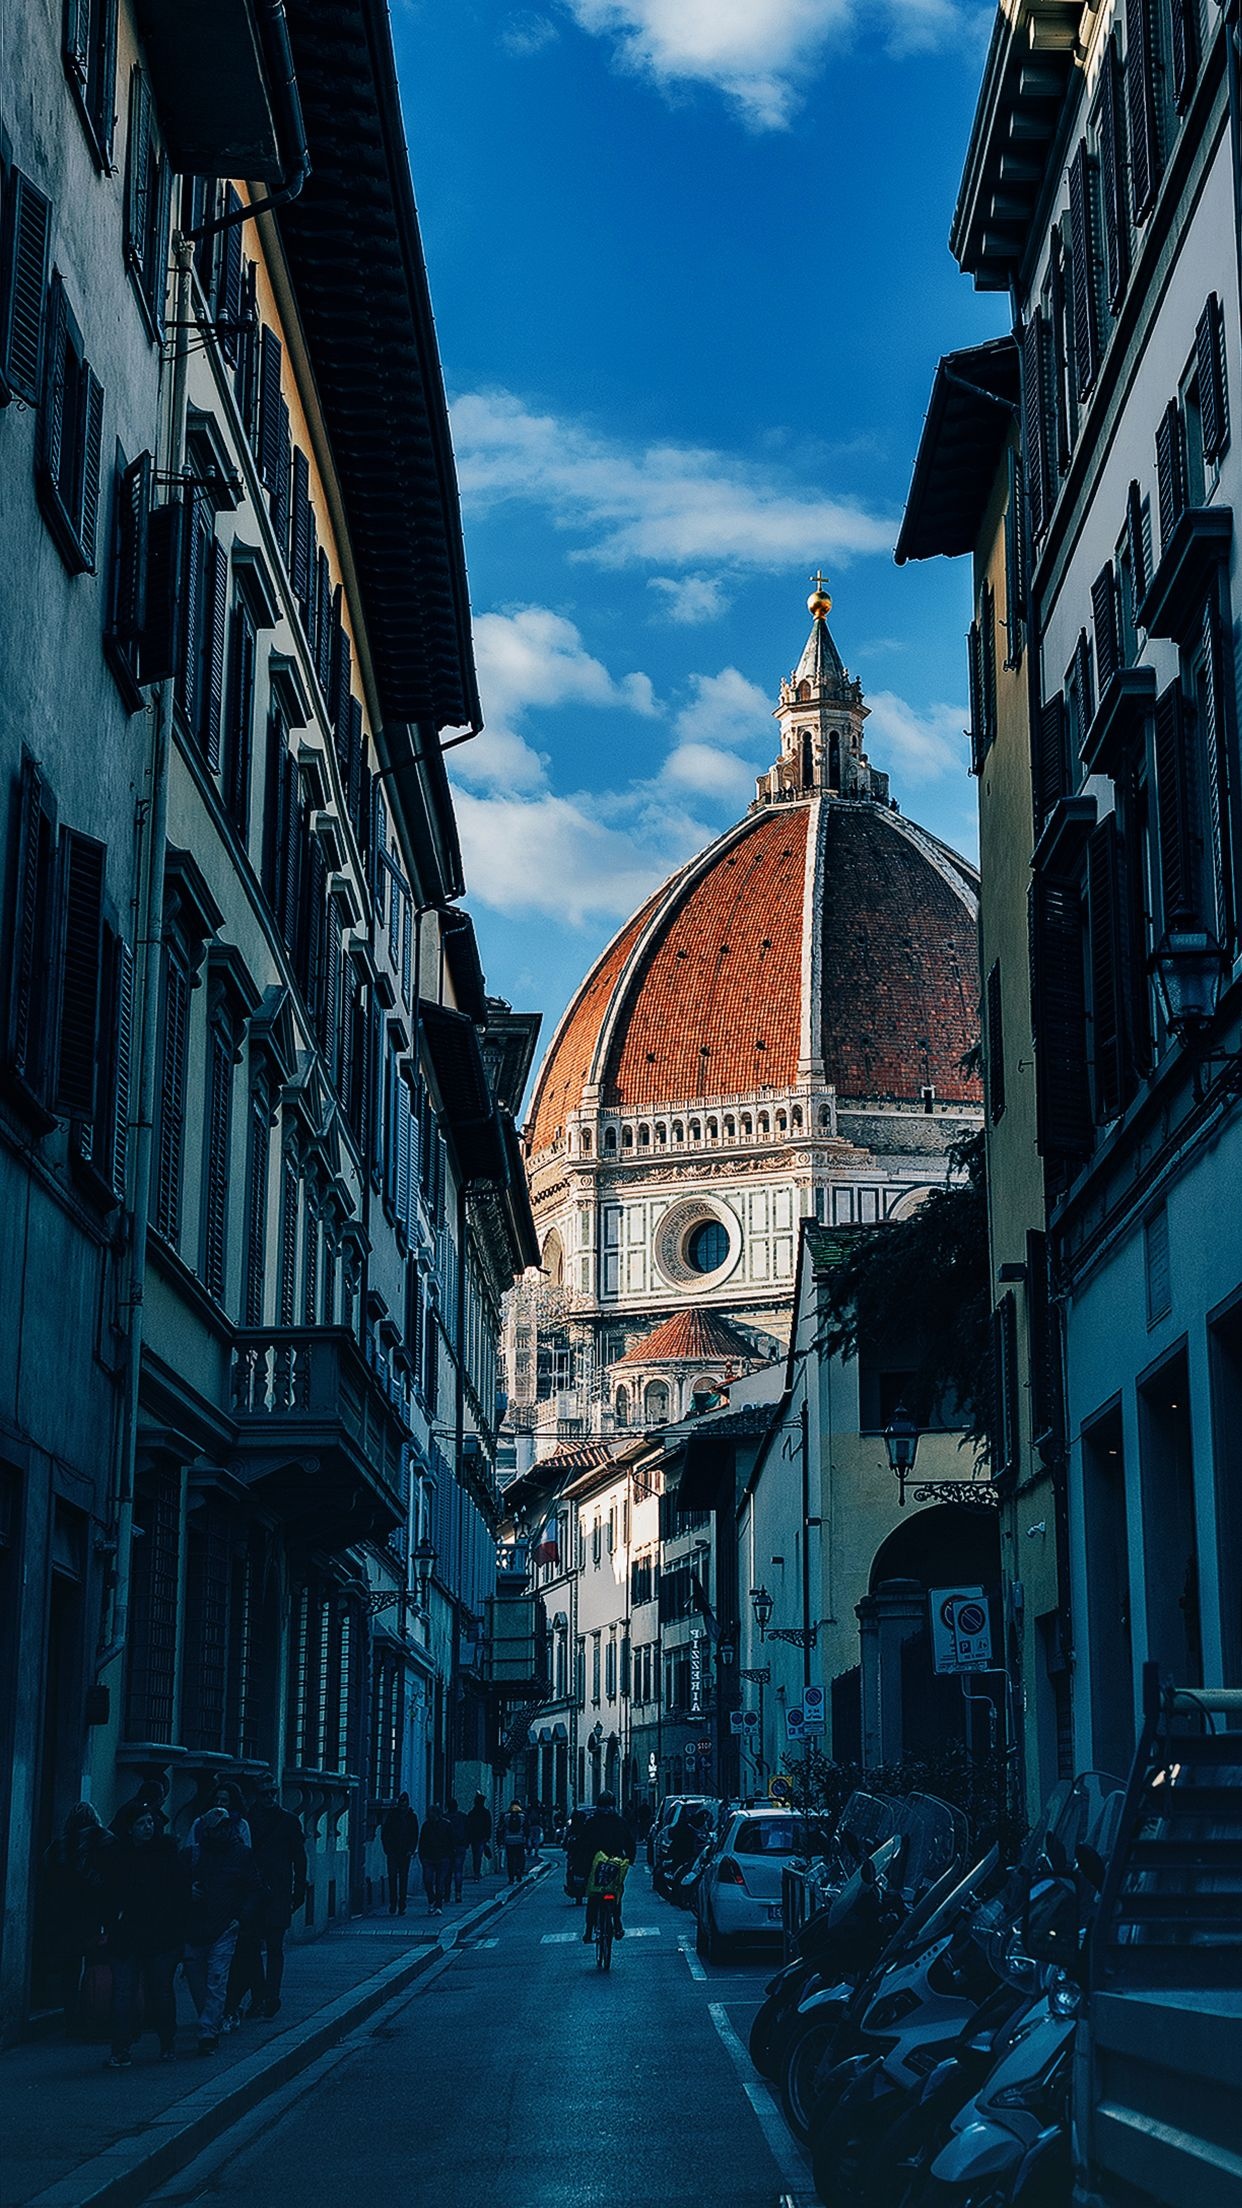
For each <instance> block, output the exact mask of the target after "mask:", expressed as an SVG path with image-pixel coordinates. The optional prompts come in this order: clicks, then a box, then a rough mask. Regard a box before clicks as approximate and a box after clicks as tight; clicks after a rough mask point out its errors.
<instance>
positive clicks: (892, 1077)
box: [821, 805, 980, 1104]
mask: <svg viewBox="0 0 1242 2208" xmlns="http://www.w3.org/2000/svg"><path fill="white" fill-rule="evenodd" d="M824 813H825V816H826V818H825V823H824V831H823V832H824V836H825V839H826V840H825V850H824V901H823V915H822V921H821V927H822V938H823V977H824V1072H825V1074H826V1076H827V1078H828V1080H829V1081H832V1082H835V1084H836V1088H837V1094H838V1095H839V1096H843V1097H851V1098H854V1099H855V1100H862V1099H868V1100H870V1099H874V1100H876V1101H880V1100H881V1099H885V1100H887V1099H893V1100H896V1101H905V1102H915V1101H917V1099H918V1096H919V1094H920V1091H921V1090H922V1089H923V1088H924V1087H926V1086H928V1085H930V1086H933V1087H934V1088H935V1091H936V1097H937V1100H938V1101H939V1102H940V1103H942V1104H977V1103H978V1102H979V1096H980V1090H979V1083H978V1082H977V1081H976V1080H974V1079H972V1078H971V1077H970V1076H969V1075H968V1074H964V1073H963V1072H962V1065H961V1061H962V1059H963V1057H964V1056H965V1054H966V1052H967V1051H968V1050H969V1049H970V1048H971V1047H972V1045H973V1044H974V1043H975V1042H977V1040H978V1034H979V1023H978V1004H979V954H978V948H977V937H976V933H975V922H974V916H973V914H972V913H971V911H970V909H969V907H968V906H967V905H966V904H965V903H964V902H963V899H962V897H961V895H960V894H959V892H958V891H957V890H956V889H954V888H953V886H952V884H951V883H949V882H947V881H946V880H945V878H944V876H943V874H941V873H940V872H939V871H938V870H937V868H936V867H935V866H934V865H933V863H932V861H931V860H930V859H929V858H928V857H927V856H926V854H925V853H924V852H923V851H921V850H920V849H919V847H918V845H917V844H916V843H914V842H912V841H911V839H910V837H909V836H908V835H907V834H906V833H905V831H904V829H903V828H902V827H901V825H900V823H899V820H898V818H897V816H896V815H894V814H891V813H885V812H882V811H880V810H879V808H878V807H876V806H873V805H858V806H854V805H827V806H825V808H824Z"/></svg>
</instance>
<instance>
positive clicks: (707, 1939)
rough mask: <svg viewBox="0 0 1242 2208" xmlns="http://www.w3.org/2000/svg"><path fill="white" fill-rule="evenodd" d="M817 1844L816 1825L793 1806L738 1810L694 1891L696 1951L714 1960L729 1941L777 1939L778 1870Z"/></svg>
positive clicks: (779, 1918)
mask: <svg viewBox="0 0 1242 2208" xmlns="http://www.w3.org/2000/svg"><path fill="white" fill-rule="evenodd" d="M816 1846H817V1839H816V1835H815V1832H814V1829H813V1828H812V1827H809V1826H808V1824H807V1822H806V1819H805V1818H804V1817H800V1816H798V1815H797V1814H796V1813H795V1812H794V1811H793V1810H790V1809H768V1808H764V1809H739V1810H736V1811H735V1812H734V1814H733V1816H732V1817H731V1818H730V1819H729V1822H728V1824H727V1825H726V1826H725V1827H724V1830H723V1832H722V1834H721V1837H720V1844H719V1846H718V1848H717V1849H716V1852H715V1854H714V1855H713V1856H712V1859H711V1861H710V1862H709V1863H708V1865H707V1867H706V1869H705V1870H704V1872H703V1875H702V1877H701V1878H700V1880H699V1884H698V1891H697V1893H696V1895H695V1903H694V1907H695V1917H696V1920H697V1928H696V1936H695V1945H696V1947H697V1948H698V1951H699V1953H700V1955H706V1956H707V1958H708V1960H709V1962H716V1961H718V1960H719V1958H720V1956H721V1953H722V1952H723V1949H724V1947H725V1945H726V1943H727V1942H729V1941H732V1940H738V1939H752V1940H753V1939H762V1940H779V1938H780V1936H781V1872H782V1871H783V1870H784V1868H785V1865H786V1864H787V1863H791V1862H793V1861H795V1860H797V1859H801V1860H802V1861H805V1860H806V1857H807V1856H808V1854H810V1853H811V1852H812V1851H813V1850H814V1849H815V1848H816Z"/></svg>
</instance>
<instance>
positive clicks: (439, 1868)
mask: <svg viewBox="0 0 1242 2208" xmlns="http://www.w3.org/2000/svg"><path fill="white" fill-rule="evenodd" d="M418 1860H419V1862H420V1863H421V1864H422V1867H423V1892H424V1893H425V1894H426V1896H427V1913H428V1915H429V1916H432V1917H442V1916H443V1915H444V1904H445V1900H446V1899H447V1896H448V1890H449V1880H450V1879H451V1877H452V1866H453V1828H452V1826H451V1825H450V1824H449V1821H448V1818H447V1817H446V1816H445V1814H444V1811H443V1810H442V1809H441V1807H440V1805H439V1803H438V1802H437V1803H435V1804H434V1805H433V1807H432V1808H431V1809H429V1810H428V1812H427V1815H426V1817H425V1819H424V1821H423V1829H422V1831H421V1833H420V1834H419V1838H418Z"/></svg>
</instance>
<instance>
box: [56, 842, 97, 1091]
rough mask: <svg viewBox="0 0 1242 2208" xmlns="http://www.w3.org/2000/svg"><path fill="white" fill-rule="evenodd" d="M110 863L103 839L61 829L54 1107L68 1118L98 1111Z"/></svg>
mask: <svg viewBox="0 0 1242 2208" xmlns="http://www.w3.org/2000/svg"><path fill="white" fill-rule="evenodd" d="M106 863H107V848H106V846H105V845H104V844H102V843H98V842H96V840H95V838H94V837H93V836H83V835H79V833H78V832H77V830H76V829H74V828H64V829H62V830H61V838H60V940H59V944H58V957H57V962H56V963H57V985H56V1003H57V1034H56V1074H55V1081H54V1084H53V1109H54V1110H55V1111H57V1112H59V1113H61V1114H63V1116H64V1117H65V1118H67V1119H93V1118H94V1116H95V1080H96V1065H97V1062H98V1056H99V984H100V971H101V967H102V963H103V902H104V873H105V868H106Z"/></svg>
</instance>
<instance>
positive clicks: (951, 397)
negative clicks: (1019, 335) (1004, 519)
mask: <svg viewBox="0 0 1242 2208" xmlns="http://www.w3.org/2000/svg"><path fill="white" fill-rule="evenodd" d="M985 379H986V380H985ZM992 386H996V388H992ZM1017 404H1018V348H1017V345H1016V343H1015V341H1014V339H1013V338H1012V337H1004V338H998V339H996V340H995V341H994V342H993V343H991V344H990V345H972V346H967V347H964V348H963V349H962V350H961V351H959V352H955V353H946V354H945V356H944V358H943V359H942V360H940V361H939V362H938V363H937V366H936V373H935V376H934V377H933V379H932V389H931V397H930V399H929V400H928V403H927V415H926V418H925V420H924V423H923V434H922V436H921V437H920V439H919V446H918V451H917V453H916V455H915V461H914V473H913V475H912V477H911V481H910V493H909V496H908V498H907V500H906V510H905V514H904V516H903V518H902V524H901V533H900V535H899V536H898V539H897V544H896V548H895V550H894V553H893V557H894V559H895V560H896V562H897V565H898V567H904V566H905V564H906V562H907V561H908V560H926V559H931V558H932V557H933V556H935V555H936V554H941V555H943V556H944V557H945V558H946V559H956V558H959V557H960V556H961V554H962V553H965V552H971V551H973V550H974V548H975V545H976V543H977V542H978V538H979V532H980V530H981V529H982V526H983V517H984V514H985V513H986V511H987V506H988V501H989V499H990V497H991V495H992V488H993V485H994V483H995V480H996V471H997V468H998V467H999V465H1000V461H1001V456H1002V455H1003V453H1004V450H1005V446H1006V444H1007V442H1008V439H1009V436H1010V432H1011V427H1012V424H1013V420H1014V416H1015V413H1016V409H1017Z"/></svg>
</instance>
